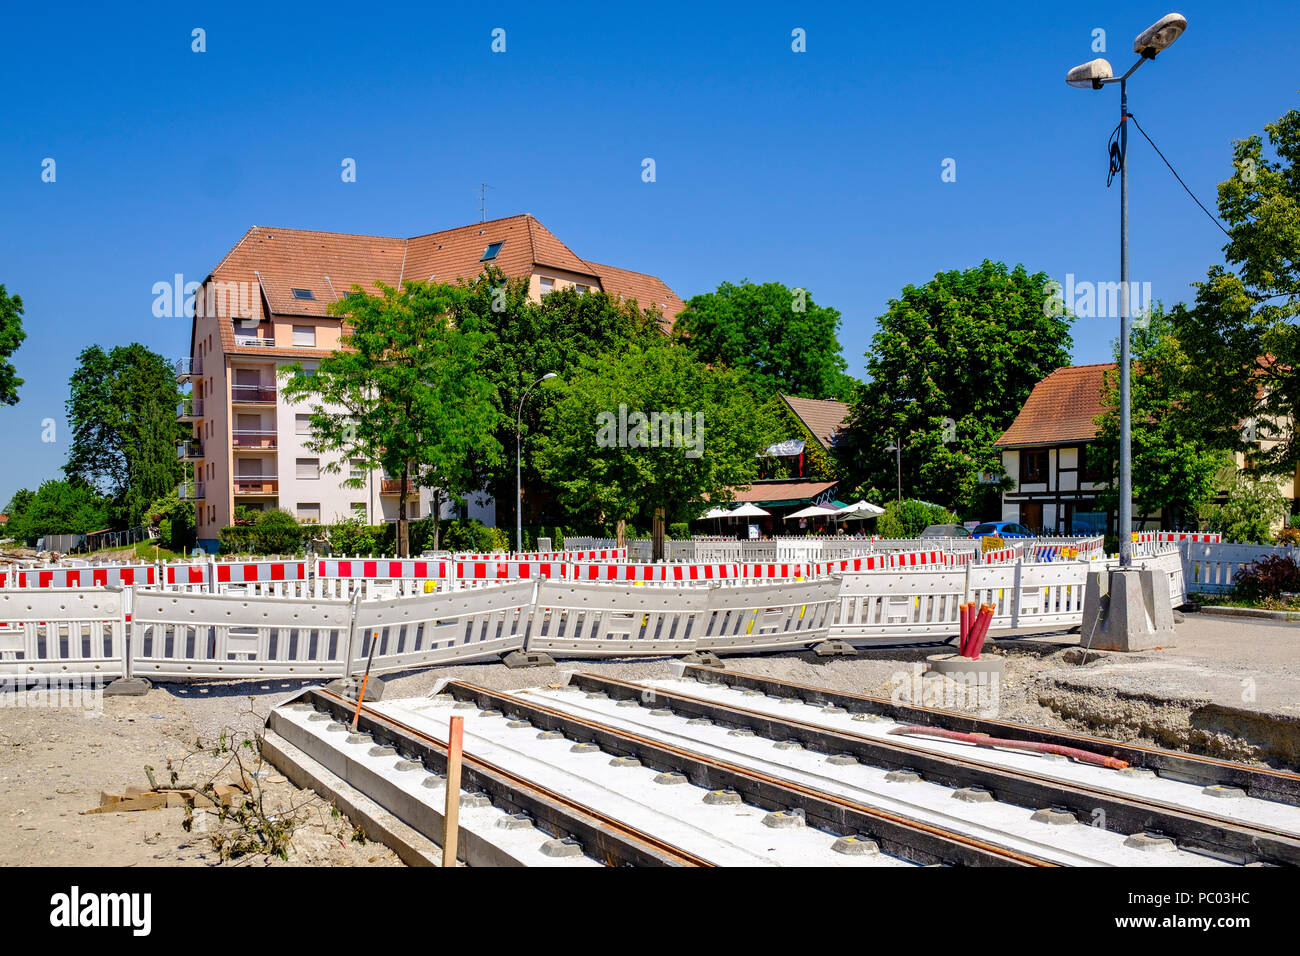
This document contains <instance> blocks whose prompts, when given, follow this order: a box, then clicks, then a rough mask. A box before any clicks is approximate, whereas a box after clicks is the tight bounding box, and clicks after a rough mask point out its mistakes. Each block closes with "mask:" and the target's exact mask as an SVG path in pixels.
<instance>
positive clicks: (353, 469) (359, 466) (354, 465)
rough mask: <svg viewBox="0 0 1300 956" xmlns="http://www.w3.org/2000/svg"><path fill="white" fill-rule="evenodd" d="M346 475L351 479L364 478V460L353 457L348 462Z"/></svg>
mask: <svg viewBox="0 0 1300 956" xmlns="http://www.w3.org/2000/svg"><path fill="white" fill-rule="evenodd" d="M348 477H349V478H351V479H353V480H354V481H355V480H359V479H362V478H365V477H366V463H365V462H364V461H360V460H358V459H356V458H353V459H352V461H351V462H349V468H348Z"/></svg>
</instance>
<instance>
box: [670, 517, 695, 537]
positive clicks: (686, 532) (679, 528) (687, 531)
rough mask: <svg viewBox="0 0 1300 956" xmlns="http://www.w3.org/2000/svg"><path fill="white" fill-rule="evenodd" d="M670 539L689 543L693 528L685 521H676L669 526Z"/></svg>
mask: <svg viewBox="0 0 1300 956" xmlns="http://www.w3.org/2000/svg"><path fill="white" fill-rule="evenodd" d="M668 537H670V538H672V539H673V540H674V541H689V540H690V537H691V526H690V524H688V523H687V522H685V521H674V522H671V523H670V524H669V525H668Z"/></svg>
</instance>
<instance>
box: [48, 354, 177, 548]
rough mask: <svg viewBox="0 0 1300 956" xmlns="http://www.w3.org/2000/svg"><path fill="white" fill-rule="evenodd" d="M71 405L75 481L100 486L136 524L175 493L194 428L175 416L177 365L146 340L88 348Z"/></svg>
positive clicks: (124, 518) (120, 516)
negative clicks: (180, 450)
mask: <svg viewBox="0 0 1300 956" xmlns="http://www.w3.org/2000/svg"><path fill="white" fill-rule="evenodd" d="M69 386H70V392H69V397H68V400H67V403H66V408H67V415H68V422H69V425H70V426H71V429H72V443H71V447H70V448H69V451H68V461H67V463H66V464H65V465H64V466H63V470H64V472H65V473H66V474H67V475H68V477H69V478H74V477H75V478H78V479H80V480H82V481H84V482H86V483H87V484H89V485H92V486H94V487H95V488H96V489H97V490H99V491H100V492H101V493H103V494H105V495H107V496H108V497H109V498H110V499H112V502H113V510H114V517H115V518H116V520H117V521H119V522H123V523H125V524H129V525H135V524H139V523H141V522H142V521H143V520H144V517H145V513H146V511H147V510H148V508H149V506H150V505H151V504H152V503H153V502H154V501H156V500H158V499H159V498H161V497H164V496H165V495H167V494H168V493H169V492H171V491H174V490H175V488H176V486H177V484H179V482H180V480H181V478H182V477H183V476H184V469H183V466H182V464H181V463H180V462H179V461H178V460H177V458H176V442H177V440H178V439H181V438H184V437H186V436H187V435H188V433H189V426H187V425H185V424H182V423H179V422H177V421H176V404H177V402H178V401H179V399H180V392H179V390H178V389H177V387H176V379H175V377H174V375H173V372H172V368H171V366H170V365H169V364H168V363H167V360H166V359H164V358H163V357H162V356H161V355H159V354H158V353H157V352H153V351H151V350H150V349H148V348H146V347H145V346H143V345H140V344H139V343H132V344H130V345H123V346H117V347H115V348H113V349H112V350H111V351H109V352H105V351H104V350H103V349H101V348H100V347H99V346H98V345H92V346H90V347H89V348H87V349H85V350H83V351H82V353H81V355H80V356H79V357H78V365H77V370H76V372H74V373H73V376H72V378H71V380H70V382H69Z"/></svg>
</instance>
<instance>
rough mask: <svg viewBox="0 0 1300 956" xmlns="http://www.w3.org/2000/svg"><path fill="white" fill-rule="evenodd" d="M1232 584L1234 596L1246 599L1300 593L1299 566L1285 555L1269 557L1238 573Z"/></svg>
mask: <svg viewBox="0 0 1300 956" xmlns="http://www.w3.org/2000/svg"><path fill="white" fill-rule="evenodd" d="M1233 583H1234V584H1235V585H1236V587H1235V589H1234V593H1235V594H1236V596H1238V597H1243V598H1247V599H1254V598H1261V597H1277V596H1278V595H1279V594H1281V593H1282V592H1283V591H1288V592H1296V591H1300V565H1297V564H1296V562H1295V559H1294V558H1292V557H1290V556H1288V555H1285V554H1273V555H1269V556H1268V557H1266V558H1260V559H1259V560H1258V561H1256V562H1255V563H1254V564H1253V565H1251V566H1250V567H1246V568H1242V569H1241V570H1240V571H1238V572H1237V576H1236V578H1235V579H1234V580H1233Z"/></svg>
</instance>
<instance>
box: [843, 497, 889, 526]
mask: <svg viewBox="0 0 1300 956" xmlns="http://www.w3.org/2000/svg"><path fill="white" fill-rule="evenodd" d="M884 513H885V509H884V508H881V507H879V506H877V505H873V504H872V503H871V502H870V501H867V500H866V499H863V500H861V501H857V502H855V503H853V504H851V505H845V506H844V507H843V508H840V509H839V510H838V511H836V512H835V520H836V521H861V520H863V519H865V518H875V517H878V516H879V515H883V514H884Z"/></svg>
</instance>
